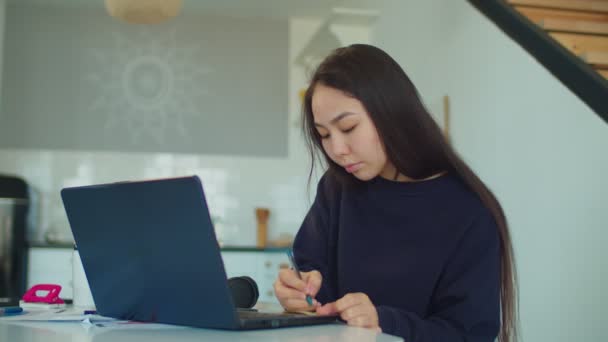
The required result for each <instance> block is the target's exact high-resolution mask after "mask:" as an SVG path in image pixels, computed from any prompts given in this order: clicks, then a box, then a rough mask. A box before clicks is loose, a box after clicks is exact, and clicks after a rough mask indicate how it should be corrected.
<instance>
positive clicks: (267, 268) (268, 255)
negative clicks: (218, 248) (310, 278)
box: [222, 251, 289, 303]
mask: <svg viewBox="0 0 608 342" xmlns="http://www.w3.org/2000/svg"><path fill="white" fill-rule="evenodd" d="M222 259H223V260H224V267H225V269H226V273H227V275H228V277H229V278H230V277H238V276H249V277H251V278H253V280H255V282H256V283H257V285H258V290H259V292H260V297H259V299H258V300H259V301H263V302H273V303H278V301H277V300H276V298H275V296H274V289H273V283H274V281H275V279H276V277H277V275H278V274H279V269H280V268H281V267H289V266H288V262H289V261H288V258H287V255H286V254H285V253H282V252H279V251H272V252H264V251H222Z"/></svg>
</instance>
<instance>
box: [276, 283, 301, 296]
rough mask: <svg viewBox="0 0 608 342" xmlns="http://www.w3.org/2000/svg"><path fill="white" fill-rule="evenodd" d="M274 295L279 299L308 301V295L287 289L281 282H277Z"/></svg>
mask: <svg viewBox="0 0 608 342" xmlns="http://www.w3.org/2000/svg"><path fill="white" fill-rule="evenodd" d="M274 293H275V294H276V296H277V298H278V299H301V300H303V301H306V294H305V293H304V292H302V291H298V290H295V289H293V288H291V287H286V286H285V285H283V284H282V283H281V282H280V281H277V282H275V284H274Z"/></svg>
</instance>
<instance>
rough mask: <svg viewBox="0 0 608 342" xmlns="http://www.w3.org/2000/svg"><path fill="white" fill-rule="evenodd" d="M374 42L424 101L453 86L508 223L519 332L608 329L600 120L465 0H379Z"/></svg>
mask: <svg viewBox="0 0 608 342" xmlns="http://www.w3.org/2000/svg"><path fill="white" fill-rule="evenodd" d="M372 42H373V43H375V44H377V45H378V46H380V47H381V48H384V49H385V50H387V51H388V52H389V53H391V54H392V55H393V57H395V59H396V60H397V61H398V62H399V63H400V64H401V66H402V67H403V68H404V69H405V71H406V73H408V74H409V75H410V76H411V78H412V79H413V81H414V83H415V84H416V85H417V86H418V88H419V90H420V92H421V94H422V95H423V97H424V100H425V101H426V102H427V104H429V105H430V108H431V110H434V111H435V112H437V111H438V110H440V109H441V107H440V106H439V105H437V103H440V97H441V96H442V95H444V94H448V95H449V96H450V98H451V101H452V139H453V142H454V145H455V147H456V148H457V150H459V151H460V152H461V154H462V155H463V156H464V158H465V160H467V161H468V162H469V163H470V165H471V166H472V167H473V168H474V169H475V170H476V171H477V172H478V174H479V175H480V176H481V178H482V179H483V180H485V181H486V182H487V183H488V185H489V186H490V187H491V188H492V189H493V190H494V191H495V193H496V194H497V196H498V198H499V200H500V201H501V203H502V205H503V207H504V209H505V210H506V214H507V218H508V220H509V223H510V226H511V227H510V228H511V232H512V234H513V237H514V247H515V252H516V257H517V266H518V271H519V277H520V306H521V309H520V313H521V327H522V337H523V340H524V341H534V342H542V341H547V342H560V341H564V342H565V341H606V340H608V330H606V328H605V324H606V322H608V313H606V310H605V308H606V307H607V306H608V297H607V296H605V293H604V290H605V289H606V288H608V276H607V274H608V252H607V251H606V245H608V230H607V229H606V227H607V226H608V210H606V205H605V203H607V200H606V199H607V198H608V181H607V180H606V175H608V125H606V123H605V122H603V121H602V120H601V119H599V117H598V116H597V115H596V114H594V113H593V112H592V111H591V110H590V109H589V108H588V107H586V105H585V104H584V103H583V102H582V101H580V100H579V99H578V98H576V97H575V95H573V94H572V93H570V91H569V90H568V89H567V88H566V87H564V86H563V85H561V84H560V83H559V81H557V80H556V79H555V78H554V77H553V76H551V74H550V73H548V72H547V71H546V70H545V69H544V68H543V67H542V66H541V65H540V64H538V63H537V62H536V61H535V60H534V59H533V58H532V57H530V56H529V55H528V54H527V53H526V52H525V51H524V50H523V49H521V48H520V47H519V46H518V45H517V44H515V43H513V42H512V41H511V40H510V39H509V38H508V37H507V36H506V35H504V34H503V33H502V32H501V31H500V30H499V29H497V28H496V27H495V26H494V25H493V24H492V23H490V22H489V21H488V20H487V19H486V18H485V17H483V16H482V14H480V13H479V12H477V11H476V10H475V9H474V8H473V7H472V6H470V5H469V4H468V3H467V2H465V1H452V0H410V1H400V0H385V1H383V2H382V10H381V16H380V20H379V22H378V23H377V25H376V28H375V30H374V31H373V33H372ZM435 114H437V113H435Z"/></svg>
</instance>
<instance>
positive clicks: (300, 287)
mask: <svg viewBox="0 0 608 342" xmlns="http://www.w3.org/2000/svg"><path fill="white" fill-rule="evenodd" d="M295 272H296V271H294V270H292V269H282V270H280V271H279V277H278V278H277V280H276V281H275V282H274V293H275V295H276V296H277V299H278V300H279V302H280V303H281V305H282V306H283V308H284V309H285V310H287V311H314V310H315V309H316V308H317V307H319V306H321V304H319V302H317V301H316V300H315V299H314V298H315V296H316V295H317V293H318V292H319V289H320V288H321V282H322V281H323V277H322V276H321V273H319V272H318V271H310V272H300V274H301V275H302V279H300V278H298V276H297V275H296V273H295ZM306 295H309V296H311V297H312V298H313V300H312V304H313V305H312V306H311V305H308V303H307V302H306Z"/></svg>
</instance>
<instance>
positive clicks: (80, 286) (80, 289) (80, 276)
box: [72, 245, 95, 310]
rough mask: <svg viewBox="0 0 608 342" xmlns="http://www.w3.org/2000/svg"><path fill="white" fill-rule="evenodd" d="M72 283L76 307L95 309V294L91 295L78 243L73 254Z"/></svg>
mask: <svg viewBox="0 0 608 342" xmlns="http://www.w3.org/2000/svg"><path fill="white" fill-rule="evenodd" d="M72 283H73V285H74V292H73V297H74V298H73V304H74V307H78V308H82V309H88V310H95V302H94V301H93V295H91V288H90V287H89V282H88V280H87V276H86V274H85V273H84V267H83V266H82V260H81V259H80V253H79V252H78V248H77V247H76V245H74V252H73V254H72Z"/></svg>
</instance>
